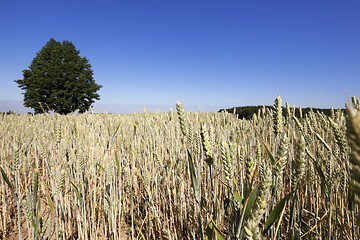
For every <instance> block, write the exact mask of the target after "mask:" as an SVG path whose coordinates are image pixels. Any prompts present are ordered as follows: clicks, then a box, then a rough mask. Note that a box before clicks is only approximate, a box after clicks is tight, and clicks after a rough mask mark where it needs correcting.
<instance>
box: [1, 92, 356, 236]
mask: <svg viewBox="0 0 360 240" xmlns="http://www.w3.org/2000/svg"><path fill="white" fill-rule="evenodd" d="M281 106H282V99H281V97H280V96H278V97H277V98H276V99H275V101H274V106H273V107H272V108H265V107H264V108H263V109H262V110H260V111H259V112H258V113H257V114H254V116H253V118H252V119H251V120H245V119H238V118H236V116H235V115H234V114H232V113H227V112H220V113H205V112H185V111H184V109H183V107H182V104H181V103H180V102H177V104H176V108H177V109H176V111H173V110H172V109H170V111H169V112H168V113H159V112H145V111H144V112H139V113H134V114H107V113H98V114H95V113H91V112H89V113H86V114H73V115H57V114H41V115H13V114H3V115H0V136H1V138H0V141H1V142H0V154H1V160H0V167H1V174H2V176H1V177H0V179H1V180H0V209H1V211H0V212H1V214H0V215H1V219H0V239H262V238H264V239H358V238H359V237H358V236H360V234H359V223H358V222H359V221H358V219H359V217H358V213H359V208H358V202H359V200H358V199H359V198H358V194H359V193H360V187H359V186H360V185H359V183H360V181H359V179H360V178H359V176H360V170H359V169H360V168H359V166H360V164H359V163H360V157H359V156H360V120H359V119H360V117H359V116H360V105H359V99H355V97H353V98H352V103H351V104H347V110H341V109H338V110H333V109H332V112H331V116H325V115H324V114H323V113H319V112H310V113H309V114H306V115H304V116H302V115H300V116H298V117H296V116H295V108H294V107H292V108H290V107H289V105H288V104H286V107H285V108H282V107H281Z"/></svg>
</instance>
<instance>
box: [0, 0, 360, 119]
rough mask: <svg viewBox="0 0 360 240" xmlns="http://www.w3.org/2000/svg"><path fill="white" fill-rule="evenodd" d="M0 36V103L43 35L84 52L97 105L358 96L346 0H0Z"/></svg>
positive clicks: (355, 42) (335, 101) (358, 60)
mask: <svg viewBox="0 0 360 240" xmlns="http://www.w3.org/2000/svg"><path fill="white" fill-rule="evenodd" d="M0 34H1V36H0V111H3V110H18V108H19V106H21V104H22V99H23V95H22V94H21V89H19V88H18V87H17V84H16V83H15V82H14V81H13V80H14V79H20V78H22V70H24V69H26V68H28V66H29V65H30V63H31V61H32V59H33V58H34V57H35V55H36V53H37V52H38V51H39V50H40V49H41V48H42V47H43V46H44V45H45V44H46V42H47V41H48V40H49V39H50V38H52V37H54V38H55V40H57V41H63V40H70V41H72V42H73V43H74V44H75V46H76V48H77V49H78V50H80V55H81V56H85V57H87V58H88V59H89V63H90V64H91V65H92V69H93V71H94V78H95V81H96V82H97V83H98V84H101V85H103V88H102V89H101V90H100V91H99V94H100V97H101V100H100V101H97V102H96V104H95V109H100V108H102V110H103V111H104V110H108V111H109V112H134V111H137V110H142V109H143V106H146V108H150V110H152V111H155V110H157V109H160V110H162V111H167V110H168V109H169V107H173V108H174V105H175V101H176V100H180V101H182V102H183V104H184V105H185V106H188V107H190V106H193V107H194V110H196V109H197V107H198V106H200V107H201V109H203V110H207V111H209V110H215V111H217V110H218V109H219V108H223V107H232V106H245V105H272V104H273V101H274V99H275V98H276V96H277V94H280V95H281V96H282V98H283V101H284V103H285V102H289V104H290V105H295V106H302V107H307V106H312V107H331V106H333V107H335V108H338V107H343V106H344V103H345V102H346V101H347V100H348V99H349V98H350V97H351V95H357V97H360V1H357V0H356V1H355V0H349V1H347V0H344V1H340V0H338V1H331V0H324V1H320V0H315V1H313V0H301V1H300V0H291V1H290V0H286V1H285V0H273V1H272V0H266V1H265V0H264V1H256V0H252V1H250V0H236V1H235V0H223V1H220V0H218V1H212V0H206V1H204V0H191V1H190V0H162V1H160V0H146V1H145V0H127V1H121V0H118V1H107V0H103V1H89V0H87V1H79V0H71V1H68V0H64V1H50V0H48V1H36V0H32V1H28V0H26V1H16V0H2V1H1V2H0ZM5 108H6V109H5Z"/></svg>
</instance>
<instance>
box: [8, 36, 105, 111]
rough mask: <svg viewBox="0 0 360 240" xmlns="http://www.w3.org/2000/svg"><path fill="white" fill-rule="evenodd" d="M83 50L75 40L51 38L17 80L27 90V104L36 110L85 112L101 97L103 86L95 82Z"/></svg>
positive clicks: (25, 102)
mask: <svg viewBox="0 0 360 240" xmlns="http://www.w3.org/2000/svg"><path fill="white" fill-rule="evenodd" d="M79 53H80V51H78V50H76V48H75V46H74V44H73V43H72V42H70V41H63V42H62V43H60V42H57V41H55V40H54V39H53V38H51V39H50V40H49V41H48V42H47V43H46V45H45V46H44V47H43V48H42V49H41V50H40V51H39V52H38V53H37V54H36V57H35V58H34V59H33V61H32V62H31V64H30V66H29V69H26V70H23V79H19V80H15V82H16V83H17V84H18V85H19V88H21V89H22V90H24V91H25V92H24V93H23V94H24V106H25V107H29V108H33V109H34V111H35V113H42V112H44V111H45V112H47V111H49V110H53V111H55V112H57V113H60V114H67V113H71V112H74V111H76V110H79V112H80V113H83V112H85V111H86V110H88V109H89V108H90V107H91V104H92V103H93V102H94V99H96V100H99V99H100V96H99V94H97V93H96V92H97V91H98V90H99V89H100V88H101V87H102V86H101V85H98V84H96V83H95V80H94V79H93V71H92V70H91V65H90V64H89V63H88V60H87V59H86V57H80V56H79Z"/></svg>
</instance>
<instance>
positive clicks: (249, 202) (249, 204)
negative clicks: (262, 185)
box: [244, 187, 259, 221]
mask: <svg viewBox="0 0 360 240" xmlns="http://www.w3.org/2000/svg"><path fill="white" fill-rule="evenodd" d="M258 192H259V187H254V189H253V190H252V191H251V193H250V194H249V197H248V199H247V202H246V206H245V213H244V220H245V221H246V220H247V219H248V218H249V216H250V212H251V209H252V207H253V206H254V204H255V201H256V198H257V195H258Z"/></svg>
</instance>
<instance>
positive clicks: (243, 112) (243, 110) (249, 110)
mask: <svg viewBox="0 0 360 240" xmlns="http://www.w3.org/2000/svg"><path fill="white" fill-rule="evenodd" d="M264 107H265V109H267V108H269V109H273V106H243V107H232V108H228V109H220V110H219V112H223V111H226V112H229V113H234V114H236V115H237V117H238V118H240V119H243V118H245V119H251V118H252V117H253V115H254V113H255V114H257V113H258V111H262V109H263V108H264ZM343 110H345V109H343ZM310 111H313V112H315V113H316V112H320V113H321V112H322V113H324V114H325V115H326V116H330V115H331V109H330V108H311V107H307V108H301V112H302V116H303V117H304V116H305V115H306V114H307V113H309V112H310ZM286 112H287V111H286V108H285V107H283V111H282V113H283V116H285V115H286V114H287V113H286ZM295 116H296V117H297V118H299V117H300V109H299V108H295Z"/></svg>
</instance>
